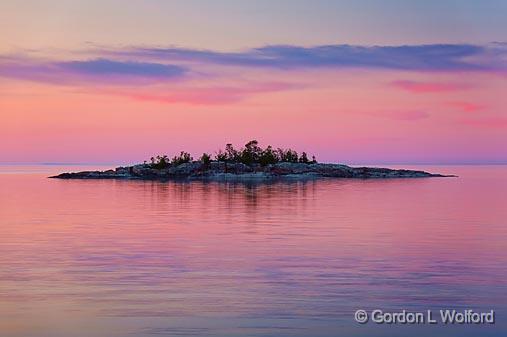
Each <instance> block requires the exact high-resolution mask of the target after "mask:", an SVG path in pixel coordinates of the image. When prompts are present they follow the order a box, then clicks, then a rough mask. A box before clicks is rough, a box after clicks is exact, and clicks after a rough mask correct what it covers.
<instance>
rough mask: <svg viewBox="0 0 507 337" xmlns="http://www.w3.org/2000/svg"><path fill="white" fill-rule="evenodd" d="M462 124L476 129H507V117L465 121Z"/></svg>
mask: <svg viewBox="0 0 507 337" xmlns="http://www.w3.org/2000/svg"><path fill="white" fill-rule="evenodd" d="M461 123H462V124H465V125H470V126H474V127H482V128H488V129H498V128H507V118H505V117H489V118H481V119H464V120H461Z"/></svg>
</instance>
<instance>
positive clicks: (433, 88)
mask: <svg viewBox="0 0 507 337" xmlns="http://www.w3.org/2000/svg"><path fill="white" fill-rule="evenodd" d="M390 84H391V85H392V86H394V87H396V88H400V89H402V90H405V91H409V92H413V93H416V94H422V93H439V92H449V91H457V90H463V89H468V88H470V85H467V84H464V83H440V82H417V81H394V82H391V83H390Z"/></svg>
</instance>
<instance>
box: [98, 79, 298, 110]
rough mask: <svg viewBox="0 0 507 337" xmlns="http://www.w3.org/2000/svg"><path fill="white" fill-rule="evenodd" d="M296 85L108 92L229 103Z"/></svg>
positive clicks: (170, 100) (157, 99) (171, 100)
mask: <svg viewBox="0 0 507 337" xmlns="http://www.w3.org/2000/svg"><path fill="white" fill-rule="evenodd" d="M294 87H295V85H292V84H289V83H281V82H269V83H258V84H248V85H245V86H243V87H241V86H238V87H209V88H183V89H166V90H164V91H160V90H157V91H158V92H153V91H150V92H139V91H138V90H136V91H132V90H128V91H108V92H106V93H108V94H113V95H120V96H125V97H129V98H132V99H134V100H138V101H152V102H159V103H165V104H178V103H181V104H191V105H209V104H227V103H234V102H237V101H241V100H243V99H246V98H247V97H248V96H250V95H255V94H262V93H270V92H278V91H284V90H290V89H293V88H294Z"/></svg>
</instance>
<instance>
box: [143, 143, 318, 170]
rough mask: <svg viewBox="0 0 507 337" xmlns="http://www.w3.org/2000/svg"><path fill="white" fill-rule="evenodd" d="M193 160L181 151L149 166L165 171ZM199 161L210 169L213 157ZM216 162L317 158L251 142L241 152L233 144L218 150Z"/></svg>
mask: <svg viewBox="0 0 507 337" xmlns="http://www.w3.org/2000/svg"><path fill="white" fill-rule="evenodd" d="M192 161H193V158H192V156H191V155H190V153H188V152H185V151H181V152H180V154H179V155H178V156H174V157H173V158H172V160H171V161H169V158H168V157H167V156H166V155H164V156H157V157H152V158H151V164H149V165H150V166H151V167H152V168H156V169H164V168H167V167H170V166H178V165H181V164H184V163H189V162H192ZM199 161H200V162H201V163H202V164H204V165H205V166H206V167H209V165H210V164H211V162H212V161H213V160H212V159H211V155H209V154H207V153H203V154H202V156H201V158H199ZM214 161H216V162H224V163H225V164H226V165H227V163H231V164H235V163H241V164H245V165H249V166H251V165H260V166H266V165H272V164H276V163H283V162H288V163H302V164H315V163H317V160H316V159H315V156H312V160H309V159H308V154H307V153H306V152H302V153H301V155H299V154H298V153H297V152H296V151H294V150H292V149H287V150H286V149H282V148H277V149H276V150H275V149H273V147H272V146H271V145H268V147H266V148H265V149H262V148H261V147H260V146H259V143H258V142H257V141H256V140H251V141H249V142H248V143H246V144H245V146H244V147H243V148H241V149H239V150H237V149H235V148H234V146H233V145H232V144H226V146H225V149H224V150H221V149H220V150H218V151H217V152H216V154H215V159H214Z"/></svg>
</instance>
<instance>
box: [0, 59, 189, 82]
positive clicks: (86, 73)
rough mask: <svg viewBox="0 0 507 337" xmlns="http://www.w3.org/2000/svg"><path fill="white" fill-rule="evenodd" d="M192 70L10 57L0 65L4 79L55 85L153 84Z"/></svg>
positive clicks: (153, 64)
mask: <svg viewBox="0 0 507 337" xmlns="http://www.w3.org/2000/svg"><path fill="white" fill-rule="evenodd" d="M187 71H188V69H187V68H186V67H183V66H179V65H169V64H162V63H149V62H132V61H127V62H125V61H116V60H109V59H104V58H100V59H93V60H85V61H67V62H42V61H38V60H34V59H27V58H20V59H13V58H9V59H7V60H6V61H5V62H0V77H9V78H15V79H21V80H31V81H38V82H45V83H52V84H78V83H83V82H94V81H100V82H101V83H103V84H149V83H154V82H162V81H167V80H170V79H177V78H182V77H184V76H185V75H186V73H187Z"/></svg>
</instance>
